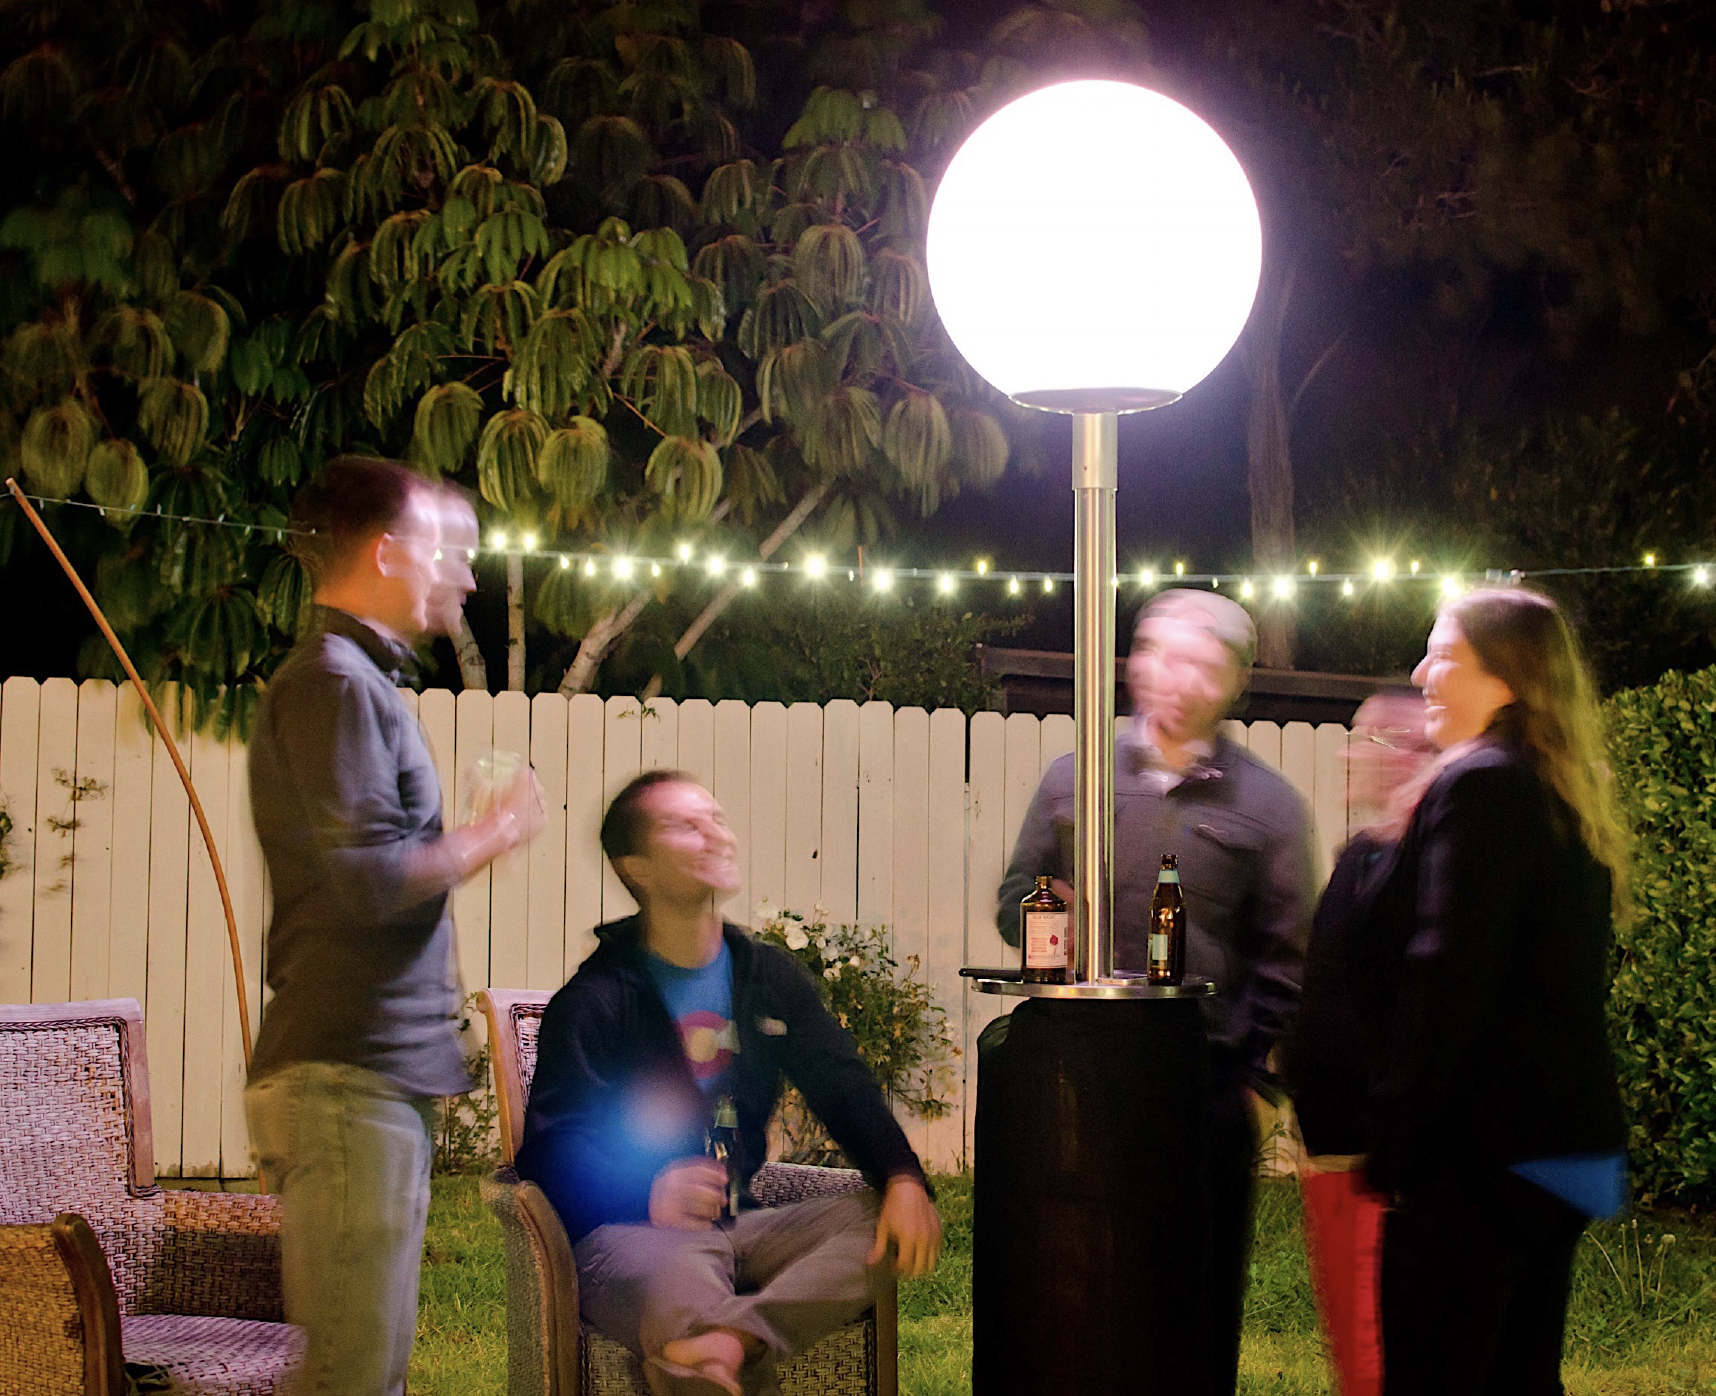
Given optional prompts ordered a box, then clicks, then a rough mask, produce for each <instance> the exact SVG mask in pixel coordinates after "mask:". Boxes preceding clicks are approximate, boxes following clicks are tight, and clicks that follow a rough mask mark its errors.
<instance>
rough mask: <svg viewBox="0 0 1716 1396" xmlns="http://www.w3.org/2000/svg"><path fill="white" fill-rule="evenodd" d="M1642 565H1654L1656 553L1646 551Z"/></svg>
mask: <svg viewBox="0 0 1716 1396" xmlns="http://www.w3.org/2000/svg"><path fill="white" fill-rule="evenodd" d="M1644 565H1645V566H1646V567H1655V566H1656V554H1655V553H1646V554H1645V563H1644Z"/></svg>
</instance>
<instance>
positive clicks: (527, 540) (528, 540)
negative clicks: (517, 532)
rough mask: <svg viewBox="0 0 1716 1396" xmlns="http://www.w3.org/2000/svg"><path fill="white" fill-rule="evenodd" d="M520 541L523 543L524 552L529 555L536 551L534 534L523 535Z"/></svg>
mask: <svg viewBox="0 0 1716 1396" xmlns="http://www.w3.org/2000/svg"><path fill="white" fill-rule="evenodd" d="M521 541H522V542H523V543H524V550H525V552H527V553H529V552H535V551H536V535H535V534H534V533H527V534H525V535H524V538H523V539H522V540H521Z"/></svg>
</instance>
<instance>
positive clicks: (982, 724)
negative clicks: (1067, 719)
mask: <svg viewBox="0 0 1716 1396" xmlns="http://www.w3.org/2000/svg"><path fill="white" fill-rule="evenodd" d="M1008 735H1009V734H1008V726H1007V720H1006V719H1005V718H1003V717H1002V716H1001V714H1000V713H978V714H976V715H975V716H974V717H973V718H972V719H971V736H970V751H971V755H970V763H969V764H970V778H969V789H970V796H969V798H970V813H969V815H968V816H967V819H966V831H967V832H966V854H965V856H966V868H967V875H966V889H965V963H966V964H968V965H997V966H999V965H1004V964H1006V963H1007V960H1008V955H1009V949H1008V946H1007V943H1006V942H1005V941H1004V940H1002V939H1001V933H1000V932H999V931H998V930H996V928H995V894H996V890H997V889H998V888H999V887H1000V885H1001V874H1002V872H1003V871H1004V870H1005V868H1006V865H1007V857H1008V855H1009V854H1010V853H1011V852H1012V848H1011V846H1010V845H1009V843H1008V841H1007V740H1008ZM958 982H959V986H960V994H961V997H962V998H963V1000H964V1011H965V1036H964V1041H963V1043H962V1044H961V1045H962V1046H963V1048H964V1054H963V1055H962V1056H961V1058H960V1060H959V1061H958V1062H957V1063H955V1066H956V1075H957V1078H958V1083H959V1091H960V1095H959V1099H960V1102H961V1113H962V1115H963V1117H964V1118H963V1120H962V1122H961V1124H962V1133H961V1138H960V1149H961V1156H962V1158H964V1159H969V1158H970V1157H971V1156H972V1146H973V1144H974V1142H975V1141H974V1137H973V1126H974V1125H975V1123H976V1118H977V1110H976V1104H977V1037H978V1034H979V1033H981V1032H982V1031H983V1029H984V1028H986V1027H988V1026H989V1024H990V1023H992V1022H994V1021H995V1019H996V1018H998V1017H1000V1016H1001V1015H1002V1014H1003V1013H1005V1012H1007V1011H1008V1007H1009V1005H1008V1004H1007V1002H1006V1001H1005V1000H1003V999H1001V998H998V997H997V996H995V995H993V994H980V993H978V992H977V991H976V990H975V989H974V988H973V987H972V985H971V981H970V980H967V979H961V980H959V981H958Z"/></svg>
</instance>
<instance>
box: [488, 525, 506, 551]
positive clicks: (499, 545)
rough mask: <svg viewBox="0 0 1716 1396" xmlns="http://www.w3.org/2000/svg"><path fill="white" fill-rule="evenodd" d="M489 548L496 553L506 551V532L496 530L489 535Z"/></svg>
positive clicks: (499, 529)
mask: <svg viewBox="0 0 1716 1396" xmlns="http://www.w3.org/2000/svg"><path fill="white" fill-rule="evenodd" d="M489 546H490V547H491V548H493V549H494V550H495V551H496V552H497V553H504V552H505V551H506V530H505V529H501V528H497V529H496V530H495V531H494V532H493V533H491V534H489Z"/></svg>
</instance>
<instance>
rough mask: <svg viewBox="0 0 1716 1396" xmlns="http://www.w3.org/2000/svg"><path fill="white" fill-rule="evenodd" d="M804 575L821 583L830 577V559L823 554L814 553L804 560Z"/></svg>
mask: <svg viewBox="0 0 1716 1396" xmlns="http://www.w3.org/2000/svg"><path fill="white" fill-rule="evenodd" d="M804 575H805V576H807V577H809V578H810V579H811V580H812V581H821V580H822V579H823V578H824V577H826V576H827V575H828V559H827V558H825V557H824V556H823V555H822V554H821V553H812V554H811V555H810V556H809V557H807V558H806V559H805V560H804Z"/></svg>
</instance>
